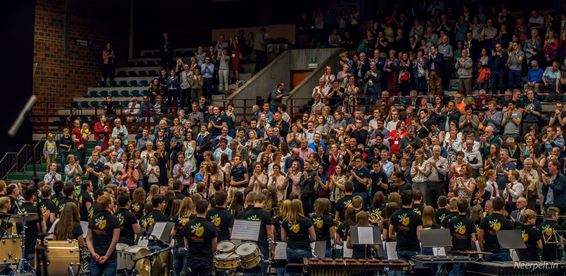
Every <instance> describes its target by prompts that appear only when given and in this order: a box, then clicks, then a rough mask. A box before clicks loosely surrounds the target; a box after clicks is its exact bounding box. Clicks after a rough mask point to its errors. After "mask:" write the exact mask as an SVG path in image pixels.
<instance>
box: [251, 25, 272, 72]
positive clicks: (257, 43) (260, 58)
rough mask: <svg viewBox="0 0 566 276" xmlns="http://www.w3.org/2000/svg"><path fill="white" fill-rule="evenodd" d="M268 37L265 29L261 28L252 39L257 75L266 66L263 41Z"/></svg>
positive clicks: (265, 52)
mask: <svg viewBox="0 0 566 276" xmlns="http://www.w3.org/2000/svg"><path fill="white" fill-rule="evenodd" d="M267 37H268V35H267V33H266V29H265V28H261V30H260V33H259V34H258V35H257V36H255V39H254V45H253V48H254V53H255V56H256V58H255V72H254V74H257V73H258V72H259V71H260V70H261V69H263V67H265V66H266V65H267V51H266V49H265V39H266V38H267Z"/></svg>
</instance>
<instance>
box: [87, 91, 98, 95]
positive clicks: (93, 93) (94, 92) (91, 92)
mask: <svg viewBox="0 0 566 276" xmlns="http://www.w3.org/2000/svg"><path fill="white" fill-rule="evenodd" d="M86 96H87V97H98V91H96V90H89V91H88V93H87V94H86Z"/></svg>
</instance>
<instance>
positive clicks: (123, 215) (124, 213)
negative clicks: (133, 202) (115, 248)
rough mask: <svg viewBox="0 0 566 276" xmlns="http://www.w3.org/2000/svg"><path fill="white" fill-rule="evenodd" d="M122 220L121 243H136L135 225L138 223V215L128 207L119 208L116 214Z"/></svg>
mask: <svg viewBox="0 0 566 276" xmlns="http://www.w3.org/2000/svg"><path fill="white" fill-rule="evenodd" d="M114 215H115V216H116V218H117V219H118V221H119V222H120V241H119V242H120V243H125V244H127V245H130V246H131V245H134V243H135V233H134V227H133V225H135V224H137V223H138V220H137V219H136V216H135V215H134V214H133V213H132V212H130V210H128V208H119V209H118V211H116V213H115V214H114Z"/></svg>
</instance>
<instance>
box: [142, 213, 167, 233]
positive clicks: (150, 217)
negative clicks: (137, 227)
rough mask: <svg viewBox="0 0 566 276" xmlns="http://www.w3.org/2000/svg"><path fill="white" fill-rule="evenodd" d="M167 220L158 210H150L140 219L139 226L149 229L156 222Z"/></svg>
mask: <svg viewBox="0 0 566 276" xmlns="http://www.w3.org/2000/svg"><path fill="white" fill-rule="evenodd" d="M167 221H168V219H167V217H166V216H165V215H164V214H163V213H162V212H161V211H159V210H153V211H151V212H150V213H149V214H147V215H146V216H144V217H143V218H142V219H141V220H140V222H141V226H142V227H143V228H144V229H145V230H147V231H151V229H152V227H153V225H155V223H156V222H167Z"/></svg>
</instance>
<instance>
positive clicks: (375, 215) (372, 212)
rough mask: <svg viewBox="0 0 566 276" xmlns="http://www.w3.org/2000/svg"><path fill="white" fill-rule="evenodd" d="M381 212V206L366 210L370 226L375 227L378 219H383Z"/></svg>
mask: <svg viewBox="0 0 566 276" xmlns="http://www.w3.org/2000/svg"><path fill="white" fill-rule="evenodd" d="M383 210H384V208H383V206H380V207H371V208H370V209H369V210H368V216H369V223H371V224H372V225H377V224H378V223H379V218H382V217H383Z"/></svg>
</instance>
